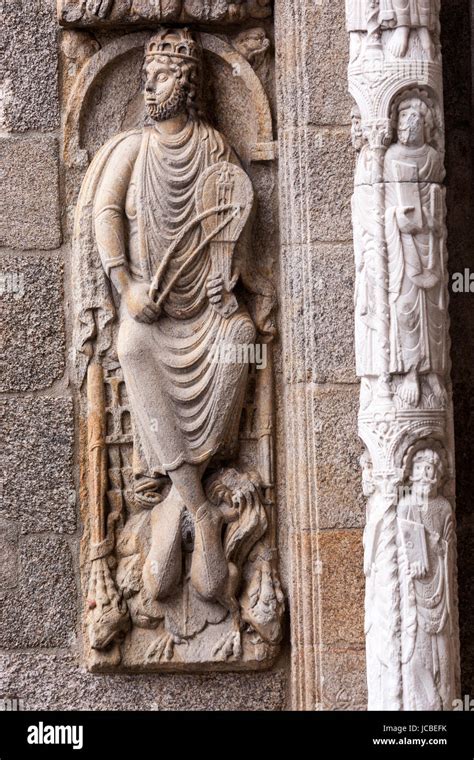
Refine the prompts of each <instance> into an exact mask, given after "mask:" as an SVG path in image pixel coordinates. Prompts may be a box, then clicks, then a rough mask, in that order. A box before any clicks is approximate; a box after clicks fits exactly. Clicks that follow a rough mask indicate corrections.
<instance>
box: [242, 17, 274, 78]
mask: <svg viewBox="0 0 474 760" xmlns="http://www.w3.org/2000/svg"><path fill="white" fill-rule="evenodd" d="M233 45H234V47H235V48H236V50H238V51H239V53H240V54H241V55H243V57H244V58H245V59H246V60H247V61H248V62H249V63H250V64H251V65H252V66H253V67H254V68H258V66H260V65H261V64H262V62H263V60H264V57H265V53H266V52H267V50H268V49H269V47H270V40H269V39H268V37H267V34H266V32H265V29H263V28H262V27H259V26H258V27H255V28H254V29H245V30H244V31H243V32H239V34H237V36H236V37H234V41H233Z"/></svg>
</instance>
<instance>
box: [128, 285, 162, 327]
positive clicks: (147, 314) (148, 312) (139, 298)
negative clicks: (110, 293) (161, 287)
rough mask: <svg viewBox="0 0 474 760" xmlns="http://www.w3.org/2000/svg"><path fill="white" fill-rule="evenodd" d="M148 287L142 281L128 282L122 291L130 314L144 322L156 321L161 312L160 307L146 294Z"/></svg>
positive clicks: (138, 320)
mask: <svg viewBox="0 0 474 760" xmlns="http://www.w3.org/2000/svg"><path fill="white" fill-rule="evenodd" d="M149 287H150V286H149V285H147V284H146V283H144V282H130V283H129V284H128V285H127V287H126V288H125V289H124V290H123V292H122V298H124V299H125V303H126V304H127V309H128V313H129V314H130V316H131V317H133V319H136V320H137V322H145V323H146V324H151V323H152V322H156V320H157V319H158V317H159V316H160V313H161V308H160V307H159V306H157V305H156V303H155V302H154V301H152V299H151V298H150V296H149V294H148V291H149Z"/></svg>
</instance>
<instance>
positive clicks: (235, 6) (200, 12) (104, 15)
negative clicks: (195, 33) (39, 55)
mask: <svg viewBox="0 0 474 760" xmlns="http://www.w3.org/2000/svg"><path fill="white" fill-rule="evenodd" d="M58 12H59V20H60V22H61V23H62V24H64V25H65V26H68V25H72V26H116V25H117V24H124V23H125V24H135V25H139V24H142V25H143V24H147V23H148V24H149V23H161V22H164V23H172V22H177V21H178V22H201V23H202V22H205V23H216V22H218V23H224V22H228V23H229V22H230V23H240V22H241V21H244V20H246V19H249V18H250V19H263V18H267V17H268V16H270V15H271V0H238V1H237V2H236V1H235V0H58Z"/></svg>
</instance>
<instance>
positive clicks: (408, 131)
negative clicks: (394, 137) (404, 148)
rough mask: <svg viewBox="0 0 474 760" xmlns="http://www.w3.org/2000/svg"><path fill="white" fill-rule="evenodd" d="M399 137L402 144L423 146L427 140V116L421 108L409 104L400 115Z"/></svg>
mask: <svg viewBox="0 0 474 760" xmlns="http://www.w3.org/2000/svg"><path fill="white" fill-rule="evenodd" d="M397 133H398V139H399V141H400V142H401V143H402V145H408V146H415V147H418V146H421V145H423V144H424V142H425V117H424V116H423V114H422V113H421V112H420V110H419V109H418V108H416V107H414V106H409V107H408V108H404V109H403V110H402V111H400V113H399V115H398V130H397Z"/></svg>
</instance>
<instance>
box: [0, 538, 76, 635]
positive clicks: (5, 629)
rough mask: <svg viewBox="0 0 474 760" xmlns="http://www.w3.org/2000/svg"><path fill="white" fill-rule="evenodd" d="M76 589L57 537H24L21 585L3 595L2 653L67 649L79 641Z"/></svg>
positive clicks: (66, 551)
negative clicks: (45, 648)
mask: <svg viewBox="0 0 474 760" xmlns="http://www.w3.org/2000/svg"><path fill="white" fill-rule="evenodd" d="M76 606H77V588H76V584H75V580H74V571H73V563H72V557H71V552H70V550H69V547H68V545H67V542H66V541H65V540H64V539H63V538H61V537H59V536H45V535H41V536H33V535H32V536H24V537H22V538H21V539H20V542H19V544H18V580H17V585H16V586H15V587H14V588H10V589H6V590H5V589H4V590H1V591H0V647H4V648H10V649H21V648H29V647H61V646H62V647H64V646H70V645H71V644H72V643H74V640H75V616H76Z"/></svg>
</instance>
